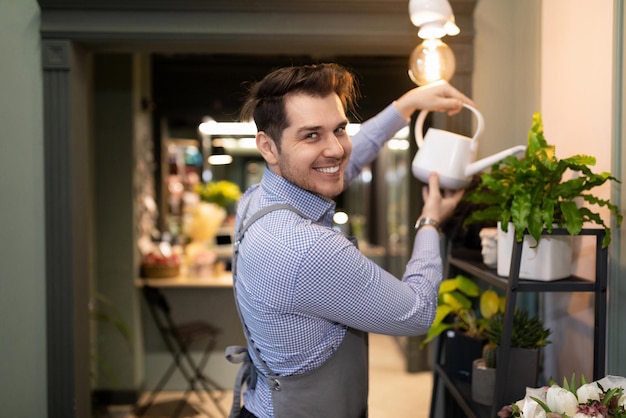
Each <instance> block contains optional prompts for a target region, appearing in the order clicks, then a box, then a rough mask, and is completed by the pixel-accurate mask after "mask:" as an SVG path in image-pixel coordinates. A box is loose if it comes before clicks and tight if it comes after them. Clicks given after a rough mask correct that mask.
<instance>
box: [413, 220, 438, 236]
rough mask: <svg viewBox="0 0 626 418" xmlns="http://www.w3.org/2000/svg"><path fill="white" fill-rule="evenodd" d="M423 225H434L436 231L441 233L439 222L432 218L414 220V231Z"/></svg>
mask: <svg viewBox="0 0 626 418" xmlns="http://www.w3.org/2000/svg"><path fill="white" fill-rule="evenodd" d="M424 225H432V226H434V227H435V229H436V230H437V232H439V233H440V234H441V227H440V226H439V222H437V221H436V220H434V219H433V218H419V219H418V220H417V222H415V232H417V231H419V230H420V228H421V227H423V226H424Z"/></svg>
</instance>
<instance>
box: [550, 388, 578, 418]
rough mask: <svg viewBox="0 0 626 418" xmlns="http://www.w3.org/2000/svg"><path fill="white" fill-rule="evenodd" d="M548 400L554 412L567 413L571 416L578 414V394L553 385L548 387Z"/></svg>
mask: <svg viewBox="0 0 626 418" xmlns="http://www.w3.org/2000/svg"><path fill="white" fill-rule="evenodd" d="M546 401H547V404H548V407H549V408H550V411H552V412H558V413H559V414H567V415H568V416H570V417H573V416H574V415H576V412H578V399H576V395H574V394H573V393H572V392H570V391H569V390H566V389H563V388H562V387H559V386H558V385H552V386H551V387H550V388H549V389H548V393H547V394H546Z"/></svg>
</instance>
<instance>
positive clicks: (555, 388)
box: [498, 375, 626, 418]
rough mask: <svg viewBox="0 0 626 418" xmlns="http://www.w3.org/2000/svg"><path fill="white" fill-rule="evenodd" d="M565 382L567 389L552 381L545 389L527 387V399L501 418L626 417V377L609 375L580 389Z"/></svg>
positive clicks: (506, 410)
mask: <svg viewBox="0 0 626 418" xmlns="http://www.w3.org/2000/svg"><path fill="white" fill-rule="evenodd" d="M575 380H576V376H575V375H573V376H572V379H571V382H568V381H567V379H564V380H563V387H561V386H559V385H557V384H555V383H554V382H551V385H550V386H545V387H542V388H527V389H526V397H525V398H524V399H522V400H520V401H517V402H515V403H513V404H511V405H507V406H505V407H503V408H502V409H501V410H500V412H498V417H500V418H521V417H523V418H592V417H595V418H626V394H625V393H624V388H626V378H624V377H621V376H606V377H604V378H602V379H600V380H598V381H595V382H592V383H586V382H585V377H584V376H582V377H581V379H580V385H579V386H578V387H577V386H576V382H575Z"/></svg>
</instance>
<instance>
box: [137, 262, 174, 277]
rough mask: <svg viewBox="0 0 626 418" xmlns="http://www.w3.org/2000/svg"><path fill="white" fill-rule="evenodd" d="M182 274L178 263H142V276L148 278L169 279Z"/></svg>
mask: <svg viewBox="0 0 626 418" xmlns="http://www.w3.org/2000/svg"><path fill="white" fill-rule="evenodd" d="M179 274H180V266H179V265H177V264H142V265H141V277H144V278H146V279H167V278H170V277H176V276H178V275H179Z"/></svg>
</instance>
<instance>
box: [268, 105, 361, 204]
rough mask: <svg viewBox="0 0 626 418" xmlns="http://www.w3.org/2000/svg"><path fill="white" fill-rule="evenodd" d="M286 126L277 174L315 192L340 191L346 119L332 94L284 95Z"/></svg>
mask: <svg viewBox="0 0 626 418" xmlns="http://www.w3.org/2000/svg"><path fill="white" fill-rule="evenodd" d="M285 109H286V112H287V119H288V121H289V126H288V127H287V128H286V129H285V130H284V131H283V136H282V139H281V145H280V152H278V158H277V165H276V166H275V167H274V168H275V169H277V171H278V172H277V174H279V175H281V176H282V177H284V178H285V179H287V180H289V181H290V182H291V183H293V184H295V185H296V186H299V187H301V188H303V189H305V190H308V191H310V192H311V193H314V194H316V195H318V196H322V197H325V198H327V199H332V198H333V197H335V196H337V195H339V194H340V193H341V192H342V191H343V187H344V183H343V173H344V170H345V168H346V165H347V164H348V159H349V158H350V153H351V152H352V140H351V139H350V137H349V136H348V134H347V133H346V125H347V124H348V119H347V118H346V115H345V112H344V110H343V107H342V105H341V101H340V100H339V97H337V95H336V94H331V95H329V96H327V97H324V98H319V97H312V96H308V95H305V94H296V95H289V96H287V97H286V98H285Z"/></svg>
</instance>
